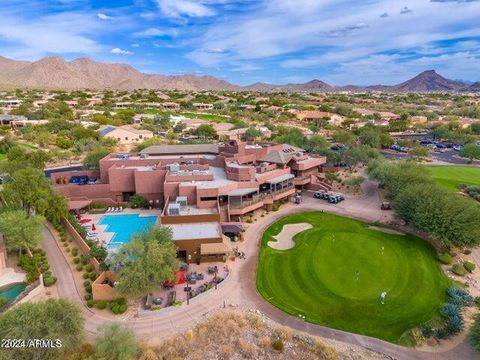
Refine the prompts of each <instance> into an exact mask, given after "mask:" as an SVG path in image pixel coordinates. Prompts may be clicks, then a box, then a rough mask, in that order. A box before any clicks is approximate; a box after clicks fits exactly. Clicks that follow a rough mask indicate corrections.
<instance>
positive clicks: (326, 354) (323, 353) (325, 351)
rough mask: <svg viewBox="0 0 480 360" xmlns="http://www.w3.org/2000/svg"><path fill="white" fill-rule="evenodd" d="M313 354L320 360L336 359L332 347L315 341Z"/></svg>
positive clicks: (335, 352)
mask: <svg viewBox="0 0 480 360" xmlns="http://www.w3.org/2000/svg"><path fill="white" fill-rule="evenodd" d="M315 353H316V354H317V355H318V356H319V358H320V359H326V360H327V359H331V360H333V359H337V358H338V353H337V350H336V349H335V348H334V347H332V346H330V345H328V344H325V343H324V342H322V341H319V340H316V341H315Z"/></svg>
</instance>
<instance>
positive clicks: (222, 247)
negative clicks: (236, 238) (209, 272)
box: [200, 242, 232, 255]
mask: <svg viewBox="0 0 480 360" xmlns="http://www.w3.org/2000/svg"><path fill="white" fill-rule="evenodd" d="M230 251H232V248H231V246H230V245H228V244H226V243H224V242H219V243H209V244H201V245H200V254H201V255H223V254H227V253H229V252H230Z"/></svg>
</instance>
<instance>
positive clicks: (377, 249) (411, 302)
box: [257, 212, 448, 343]
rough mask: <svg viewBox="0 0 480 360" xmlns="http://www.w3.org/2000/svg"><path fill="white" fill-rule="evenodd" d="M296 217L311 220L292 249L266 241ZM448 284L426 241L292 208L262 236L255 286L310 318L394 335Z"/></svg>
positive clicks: (434, 310) (431, 306)
mask: <svg viewBox="0 0 480 360" xmlns="http://www.w3.org/2000/svg"><path fill="white" fill-rule="evenodd" d="M295 223H309V224H311V225H313V228H311V229H308V230H305V231H303V232H300V233H298V234H296V235H295V236H294V241H295V246H294V247H293V248H291V249H289V250H275V249H272V248H271V247H270V246H268V245H267V243H268V242H269V241H275V239H274V238H273V236H274V235H277V234H278V233H280V232H281V230H282V228H283V225H285V224H295ZM447 286H448V279H447V277H446V276H445V275H444V274H443V272H442V270H441V269H440V267H439V265H438V264H437V261H436V256H435V251H434V250H433V248H432V247H431V246H430V245H429V244H428V243H426V242H425V241H423V240H421V239H418V238H416V237H413V236H410V235H394V234H388V233H385V232H381V231H377V230H374V229H369V228H368V224H366V223H362V222H360V221H356V220H353V219H349V218H344V217H340V216H337V215H333V214H327V213H321V212H305V213H299V214H293V215H289V216H286V217H284V218H282V219H280V220H279V221H277V222H276V223H274V224H273V225H271V226H270V227H269V228H268V229H267V230H266V231H265V233H264V235H263V238H262V245H261V251H260V255H259V264H258V270H257V288H258V290H259V292H260V293H261V294H262V296H263V297H264V298H265V299H266V300H267V301H269V302H270V303H271V304H273V305H275V306H276V307H278V308H280V309H281V310H283V311H285V312H287V313H289V314H291V315H294V316H299V315H300V316H302V317H305V320H306V321H308V322H311V323H315V324H320V325H324V326H328V327H332V328H335V329H340V330H345V331H349V332H354V333H358V334H363V335H368V336H373V337H377V338H380V339H384V340H387V341H390V342H394V343H396V342H398V340H399V339H400V337H401V336H402V334H403V333H404V332H405V331H407V330H409V329H411V328H413V327H415V326H417V325H421V324H422V323H424V322H427V321H429V320H430V319H431V318H433V317H434V316H435V315H436V314H438V308H439V306H440V305H441V304H442V303H443V302H444V300H445V291H446V288H447ZM384 291H385V292H386V293H387V295H386V297H385V304H384V305H382V304H381V301H380V294H381V293H382V292H384Z"/></svg>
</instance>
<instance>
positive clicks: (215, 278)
mask: <svg viewBox="0 0 480 360" xmlns="http://www.w3.org/2000/svg"><path fill="white" fill-rule="evenodd" d="M217 273H218V268H217V265H215V276H214V277H213V282H214V283H215V290H217Z"/></svg>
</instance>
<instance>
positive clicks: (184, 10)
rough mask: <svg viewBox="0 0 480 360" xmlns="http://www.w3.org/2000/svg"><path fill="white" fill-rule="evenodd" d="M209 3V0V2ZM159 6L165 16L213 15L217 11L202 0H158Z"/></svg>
mask: <svg viewBox="0 0 480 360" xmlns="http://www.w3.org/2000/svg"><path fill="white" fill-rule="evenodd" d="M207 3H208V2H207ZM157 4H158V7H159V8H160V10H161V11H162V13H163V14H164V15H165V16H168V17H173V18H179V17H182V16H187V17H205V16H213V15H215V14H216V12H215V11H214V10H213V9H211V8H209V7H208V6H206V5H204V4H203V2H202V1H193V0H192V1H190V0H157Z"/></svg>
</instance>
